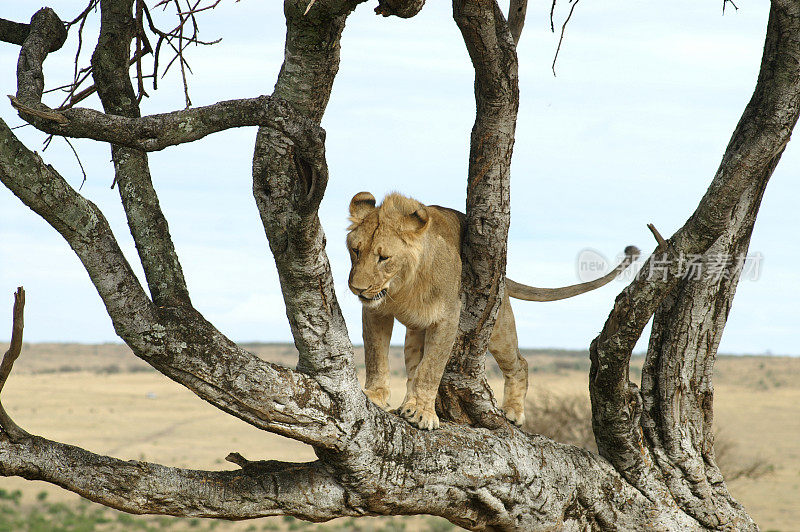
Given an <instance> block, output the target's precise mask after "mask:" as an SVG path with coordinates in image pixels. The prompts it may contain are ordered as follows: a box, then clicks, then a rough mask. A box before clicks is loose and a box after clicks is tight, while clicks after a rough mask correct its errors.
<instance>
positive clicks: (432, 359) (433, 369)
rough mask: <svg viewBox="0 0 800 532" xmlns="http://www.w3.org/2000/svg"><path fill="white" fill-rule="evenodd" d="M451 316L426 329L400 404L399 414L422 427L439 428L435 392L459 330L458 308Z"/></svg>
mask: <svg viewBox="0 0 800 532" xmlns="http://www.w3.org/2000/svg"><path fill="white" fill-rule="evenodd" d="M453 318H454V319H449V320H447V321H442V322H438V323H435V324H433V325H431V326H430V327H428V328H427V329H425V335H424V336H425V339H424V347H423V354H422V359H421V360H420V361H419V364H418V365H417V366H416V370H415V371H414V376H413V378H411V379H410V380H409V383H408V385H409V388H410V393H409V394H407V395H406V401H405V402H404V403H403V405H402V406H400V408H399V413H400V415H401V416H403V417H404V418H406V419H407V420H408V421H409V422H410V423H411V424H412V425H414V426H416V427H418V428H421V429H424V430H432V429H437V428H439V417H438V416H437V415H436V408H435V405H436V393H437V392H438V390H439V383H440V382H441V380H442V375H443V374H444V368H445V366H446V365H447V361H448V360H449V359H450V354H451V353H452V350H453V342H454V341H455V339H456V333H457V331H458V313H457V312H455V313H453Z"/></svg>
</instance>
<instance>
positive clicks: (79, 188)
mask: <svg viewBox="0 0 800 532" xmlns="http://www.w3.org/2000/svg"><path fill="white" fill-rule="evenodd" d="M61 138H62V139H64V142H66V143H67V146H69V147H70V149H71V150H72V153H73V154H75V160H76V161H78V166H80V167H81V173H82V174H83V179H82V180H81V186H79V187H78V190H81V189H83V184H84V183H86V170H84V168H83V163H82V162H81V158H80V157H79V156H78V152H77V151H76V150H75V146H73V145H72V143H71V142H70V141H69V139H68V138H67V137H61Z"/></svg>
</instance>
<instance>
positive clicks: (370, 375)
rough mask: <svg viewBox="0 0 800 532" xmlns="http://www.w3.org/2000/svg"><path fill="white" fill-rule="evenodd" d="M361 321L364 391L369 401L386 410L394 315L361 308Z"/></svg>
mask: <svg viewBox="0 0 800 532" xmlns="http://www.w3.org/2000/svg"><path fill="white" fill-rule="evenodd" d="M361 323H362V326H363V338H364V365H365V366H366V369H367V379H366V382H365V383H364V393H365V394H366V395H367V397H368V398H369V399H370V401H372V402H373V403H375V404H376V405H378V406H379V407H381V408H383V409H384V410H388V409H389V341H390V340H391V339H392V327H393V326H394V317H393V316H386V315H382V314H379V313H377V312H375V311H373V310H370V309H368V308H363V309H362V311H361Z"/></svg>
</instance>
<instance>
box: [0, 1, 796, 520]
mask: <svg viewBox="0 0 800 532" xmlns="http://www.w3.org/2000/svg"><path fill="white" fill-rule="evenodd" d="M359 3H361V2H360V1H358V0H325V1H323V0H317V1H312V2H311V3H309V2H308V1H307V0H286V2H285V10H284V11H285V14H286V21H287V34H286V49H285V60H284V64H283V68H282V69H281V72H280V75H279V77H278V82H277V84H276V86H275V90H274V92H273V94H272V95H270V96H260V97H258V98H252V99H247V100H235V101H229V102H219V103H217V104H214V105H211V106H207V107H203V108H196V109H187V110H181V111H175V112H173V113H166V114H161V115H153V116H145V117H141V115H140V110H139V106H138V103H137V100H136V97H135V94H134V91H133V85H132V83H131V80H130V77H129V74H128V66H129V61H130V48H131V40H132V39H133V38H134V36H135V35H137V34H138V33H137V32H142V31H144V29H143V28H142V27H139V26H137V24H138V22H137V18H136V17H134V12H133V1H132V0H102V1H101V2H100V5H101V17H102V26H101V32H100V37H99V40H98V44H97V48H96V49H95V53H94V55H93V60H92V65H93V75H94V79H95V85H96V89H97V91H98V94H99V95H100V98H101V101H102V103H103V107H104V110H105V112H104V113H101V112H98V111H95V110H90V109H81V108H70V109H66V110H62V111H54V110H53V109H50V108H48V107H47V106H45V105H44V104H42V103H41V96H42V90H43V88H44V77H43V74H42V72H43V71H42V62H43V61H44V59H45V58H46V56H47V54H48V53H49V52H50V51H53V50H55V49H58V48H59V47H60V46H61V45H62V44H63V42H64V36H63V31H62V30H63V25H62V24H61V22H60V21H59V19H58V17H57V16H56V15H55V13H54V12H52V10H49V9H43V10H40V11H39V12H38V13H37V14H36V15H34V17H33V19H32V20H31V23H30V25H29V26H26V25H21V24H0V39H2V40H4V41H6V42H11V43H17V44H20V40H21V39H22V37H20V35H22V34H23V33H24V34H25V37H24V40H22V42H21V46H22V48H21V52H20V61H19V64H18V69H17V80H18V91H17V95H16V97H15V98H13V99H12V102H13V104H14V105H15V107H16V108H17V109H18V110H19V113H20V116H21V117H22V118H24V119H25V120H27V121H29V122H30V123H31V124H32V125H34V126H35V127H36V128H38V129H40V130H42V131H45V132H50V133H54V134H58V135H63V136H71V137H80V138H92V139H95V140H99V141H104V142H108V143H110V144H111V150H112V158H113V160H114V166H115V179H116V183H117V184H118V186H119V193H120V198H121V201H122V204H123V207H124V209H125V212H126V215H127V219H128V225H129V227H130V230H131V234H132V235H133V238H134V241H135V243H136V249H137V252H138V255H139V260H140V261H141V263H142V266H143V268H144V271H145V275H146V280H147V285H148V290H147V291H145V290H144V289H143V287H142V286H141V285H140V283H139V281H138V280H137V279H136V276H135V275H134V273H133V270H132V268H131V267H130V265H129V264H128V262H127V261H126V260H125V258H124V256H123V254H122V252H121V251H120V249H119V245H118V244H117V240H116V238H115V236H114V235H113V233H112V231H111V229H110V227H109V226H108V223H107V222H106V221H105V218H104V217H103V214H102V213H101V212H100V211H99V209H98V208H97V207H96V206H95V205H94V204H93V203H91V202H90V201H88V200H87V199H86V198H84V197H83V196H81V195H80V193H79V192H77V191H76V190H74V189H73V188H72V187H70V186H69V184H68V183H67V182H66V181H65V180H64V179H63V178H62V177H61V176H60V175H59V174H58V173H57V172H56V170H55V169H53V168H52V167H51V166H49V165H47V164H45V163H44V161H42V159H41V158H40V157H39V156H38V155H37V154H36V153H34V152H32V151H30V150H29V149H28V148H27V147H25V146H24V145H23V144H22V143H20V142H19V141H18V140H17V139H16V137H15V136H14V134H13V132H12V131H11V130H10V129H9V128H8V127H7V126H6V124H5V123H2V122H0V181H2V182H3V184H4V185H5V186H6V187H8V188H9V189H10V190H11V191H12V192H13V193H14V194H15V195H17V196H18V197H19V199H20V200H21V201H22V202H23V203H25V204H26V205H28V206H29V207H30V208H31V209H33V210H34V211H36V212H37V213H38V214H39V215H41V216H42V217H43V218H44V219H45V220H46V221H47V222H48V223H50V225H52V226H53V228H54V229H55V230H57V231H58V232H59V233H60V234H61V235H62V236H63V237H64V239H65V240H66V241H67V242H68V243H69V244H70V246H71V247H72V248H73V250H74V251H75V253H76V254H77V256H78V257H79V258H80V260H81V261H82V263H83V265H84V267H85V268H86V270H87V272H88V274H89V276H90V278H91V280H92V282H93V283H94V285H95V287H96V288H97V292H98V294H99V296H100V298H101V299H102V301H103V302H104V304H105V305H106V309H107V311H108V314H109V316H110V317H111V319H112V321H113V323H114V327H115V330H116V331H117V333H118V334H119V336H120V338H122V339H123V340H124V341H125V342H126V343H127V344H128V345H129V346H130V347H131V349H132V350H133V352H134V354H135V355H136V356H138V357H140V358H142V359H143V360H145V361H147V362H148V363H149V364H151V365H152V366H153V367H155V368H156V369H157V370H158V371H160V372H161V373H163V374H164V375H166V376H167V377H169V378H171V379H173V380H175V381H176V382H178V383H180V384H181V385H183V386H185V387H187V388H188V389H190V390H191V391H192V392H194V393H195V394H197V395H198V396H199V397H200V398H201V399H203V400H205V401H208V402H209V403H211V404H213V405H214V406H216V407H218V408H220V409H222V410H224V411H225V412H228V413H230V414H231V415H234V416H236V417H238V418H239V419H241V420H242V421H244V422H246V423H249V424H251V425H253V426H255V427H258V428H260V429H262V430H266V431H270V432H274V433H278V434H281V435H284V436H286V437H289V438H293V439H296V440H299V441H302V442H305V443H308V444H310V445H313V446H314V449H315V452H316V454H317V457H318V459H317V460H316V461H314V462H311V463H304V464H294V463H286V462H277V461H272V460H257V461H249V460H247V459H245V458H243V457H241V456H239V455H236V454H233V455H231V456H230V457H229V460H230V461H232V462H234V463H236V464H237V465H238V466H239V467H240V469H238V470H236V471H194V470H185V469H180V468H169V467H164V466H161V465H158V464H150V463H146V462H137V461H121V460H117V459H115V458H112V457H108V456H100V455H96V454H93V453H91V452H89V451H86V450H83V449H80V448H77V447H73V446H70V445H66V444H63V443H59V442H55V441H50V440H47V439H44V438H41V437H39V436H36V435H32V434H29V433H28V432H26V431H25V430H24V429H23V428H21V427H18V426H17V425H16V424H15V423H14V422H13V420H11V419H10V418H9V416H8V415H7V414H6V412H5V411H4V410H3V409H2V407H1V405H0V428H1V429H2V430H0V474H2V475H4V476H12V475H16V476H21V477H24V478H28V479H35V480H44V481H47V482H51V483H53V484H57V485H59V486H62V487H64V488H65V489H68V490H71V491H74V492H76V493H79V494H81V495H83V496H84V497H86V498H89V499H91V500H94V501H96V502H99V503H101V504H105V505H107V506H111V507H114V508H118V509H121V510H124V511H127V512H131V513H153V514H171V515H181V516H200V517H222V518H226V519H248V518H254V517H262V516H270V515H293V516H296V517H299V518H301V519H307V520H311V521H325V520H328V519H332V518H335V517H340V516H363V515H398V514H432V515H439V516H442V517H445V518H446V519H448V520H450V521H451V522H453V523H455V524H458V525H460V526H463V527H465V528H468V529H472V530H525V531H531V530H553V529H564V530H585V529H609V530H611V529H622V530H643V529H654V530H681V531H683V530H702V529H705V530H712V529H755V528H756V526H755V524H754V523H753V521H752V519H750V517H749V516H748V515H747V513H746V512H745V510H744V509H743V508H742V507H741V506H740V505H739V504H738V503H737V502H736V501H735V500H734V499H733V498H732V497H731V495H730V493H729V492H728V490H727V487H726V485H725V482H724V479H723V478H722V475H721V474H720V472H719V469H718V468H717V467H716V464H715V461H714V452H713V433H712V416H713V411H712V405H713V387H712V384H711V376H712V369H713V362H714V357H715V354H716V349H717V346H718V345H719V341H720V337H721V334H722V330H723V327H724V325H725V320H726V318H727V315H728V311H729V310H730V306H731V303H732V299H733V295H734V292H735V288H736V285H737V282H738V280H739V276H740V275H741V272H742V267H743V262H742V261H741V260H740V259H741V258H742V257H743V256H744V255H746V253H747V247H748V244H749V239H750V235H751V233H752V230H753V225H754V223H755V219H756V214H757V212H758V208H759V205H760V201H761V198H762V195H763V192H764V189H765V187H766V184H767V181H768V180H769V177H770V175H771V174H772V171H773V170H774V168H775V166H776V165H777V163H778V160H779V158H780V155H781V153H782V152H783V149H784V148H785V146H786V143H787V142H788V141H789V137H790V135H791V132H792V129H793V128H794V125H795V123H796V121H797V118H798V115H799V114H800V66H799V65H800V62H799V61H798V58H800V6H798V5H797V3H796V2H789V1H786V2H779V1H774V2H773V4H772V9H771V12H770V19H769V24H768V27H767V36H766V44H765V48H764V55H763V60H762V65H761V72H760V74H759V79H758V83H757V86H756V90H755V93H754V95H753V98H752V100H751V101H750V103H749V104H748V106H747V108H746V109H745V112H744V114H743V116H742V119H741V121H740V123H739V125H738V126H737V129H736V131H735V132H734V135H733V137H732V139H731V142H730V144H729V145H728V148H727V150H726V152H725V154H724V156H723V159H722V163H721V165H720V168H719V170H718V171H717V173H716V175H715V176H714V179H713V181H712V182H711V185H710V187H709V189H708V192H707V193H706V195H705V196H704V198H703V199H702V201H701V202H700V204H699V205H698V207H697V209H696V210H695V212H694V213H693V214H692V216H691V217H690V218H689V219H688V221H687V222H686V224H685V225H684V226H683V227H682V228H681V229H680V230H678V231H677V232H676V233H675V234H674V235H673V236H672V237H670V238H669V239H667V240H666V241H663V242H659V245H658V247H657V248H656V249H655V251H654V253H653V255H651V257H650V258H649V259H648V261H647V262H646V263H645V266H644V267H643V269H642V272H643V273H642V274H641V275H640V276H639V277H638V278H637V279H635V280H634V281H633V283H631V285H630V286H628V287H627V288H625V290H624V291H623V292H622V293H621V294H620V295H619V297H618V298H617V300H616V302H615V304H614V308H613V309H612V311H611V313H610V315H609V318H608V320H607V322H606V324H605V326H604V328H603V330H602V332H601V333H600V335H599V336H598V337H597V338H596V339H595V340H594V341H593V342H592V345H591V349H590V355H591V362H592V365H591V370H590V394H591V399H592V413H593V427H594V431H595V436H596V440H597V445H598V449H599V453H600V456H598V455H595V454H592V453H590V452H588V451H586V450H583V449H579V448H576V447H572V446H568V445H562V444H558V443H555V442H553V441H551V440H549V439H547V438H544V437H542V436H537V435H532V434H527V433H525V432H524V431H522V430H519V429H517V428H515V427H514V426H512V425H510V424H509V423H508V422H507V421H506V420H505V419H504V417H503V416H502V414H501V413H500V412H499V410H498V409H497V405H496V403H495V401H494V398H493V396H492V393H491V391H490V389H489V387H488V385H487V383H486V379H485V375H484V367H483V360H484V358H483V357H484V354H485V351H486V347H487V344H488V339H489V334H490V332H491V330H492V325H493V323H494V319H495V314H496V312H497V309H498V307H499V303H500V301H501V297H502V294H503V290H504V279H505V277H504V272H505V260H506V240H507V234H508V225H509V214H510V213H509V203H510V201H509V200H510V187H509V179H510V162H511V155H512V150H513V144H514V130H515V125H516V115H517V109H518V106H519V88H518V81H517V57H516V43H517V42H518V41H519V39H520V34H521V31H522V27H523V25H524V17H525V8H526V2H525V1H517V0H512V1H511V7H510V17H509V19H510V20H509V21H506V18H505V17H504V15H503V13H502V11H501V10H500V8H499V7H498V6H497V4H496V3H495V2H485V1H475V0H454V2H453V14H454V19H455V21H456V24H457V25H458V27H459V29H460V30H461V33H462V36H463V38H464V42H465V45H466V47H467V50H468V52H469V55H470V58H471V60H472V63H473V66H474V68H475V74H476V76H475V96H476V121H475V126H474V128H473V130H472V135H471V138H470V146H471V148H470V160H469V170H468V176H467V205H466V212H467V225H466V237H465V242H466V243H465V246H464V249H463V250H462V258H463V263H464V268H463V279H462V286H463V295H462V299H463V309H462V315H461V322H460V328H459V337H458V339H457V341H456V344H455V348H454V353H453V356H452V359H451V361H450V364H449V365H448V369H447V372H446V374H445V377H444V378H443V380H442V383H441V386H440V396H439V399H438V402H437V405H438V408H439V410H440V414H441V416H442V420H443V421H444V422H443V423H442V426H441V428H440V429H438V430H435V431H432V432H426V431H421V430H418V429H416V428H414V427H413V426H411V425H410V424H408V423H407V422H405V421H404V420H402V419H400V418H399V417H397V416H395V415H393V414H390V413H387V412H384V411H383V410H381V409H379V408H377V407H376V406H375V405H373V404H372V402H370V401H369V400H368V399H367V398H366V397H365V396H364V394H363V393H362V392H361V388H360V385H359V383H358V380H357V378H356V371H355V366H354V363H353V349H352V346H351V345H350V342H349V339H348V335H347V329H346V325H345V322H344V319H343V317H342V313H341V310H340V308H339V305H338V303H337V300H336V294H335V292H334V289H333V286H334V285H333V279H332V276H331V270H330V265H329V262H328V259H327V256H326V254H325V235H324V232H323V230H322V226H321V224H320V221H319V217H318V214H317V211H318V208H319V204H320V201H321V200H322V197H323V195H324V193H325V188H326V186H327V183H328V179H329V175H328V167H327V163H326V159H325V131H324V130H323V129H322V128H321V127H320V123H321V120H322V117H323V114H324V112H325V108H326V106H327V102H328V100H329V98H330V92H331V88H332V85H333V82H334V78H335V75H336V72H337V70H338V66H339V49H340V39H341V35H342V32H343V31H344V27H345V22H346V19H347V17H348V15H349V13H350V12H351V11H352V10H354V9H355V8H356V7H357V6H358V4H359ZM423 3H424V2H422V1H420V0H381V1H380V2H379V5H378V8H376V12H377V13H378V14H382V15H384V16H389V15H396V16H402V17H413V16H414V15H415V14H416V13H417V12H419V10H420V9H422V7H423ZM139 19H140V18H139ZM23 26H25V27H23ZM187 124H190V125H192V127H186V126H187ZM242 125H258V126H259V131H258V136H257V139H256V145H255V150H254V155H253V195H254V198H255V202H256V205H257V207H258V210H259V213H260V215H261V219H262V222H263V226H264V230H265V233H266V235H267V238H268V240H269V246H270V249H271V251H272V253H273V255H274V257H275V262H276V265H277V269H278V273H279V276H280V283H281V289H282V292H283V295H284V299H285V302H286V311H287V317H288V320H289V323H290V325H291V328H292V333H293V335H294V339H295V344H296V345H297V348H298V351H299V359H298V363H297V368H296V369H294V370H292V369H289V368H284V367H280V366H277V365H274V364H270V363H267V362H264V361H262V360H260V359H259V358H258V357H256V356H254V355H253V354H251V353H248V352H247V351H245V350H244V349H242V348H240V347H239V346H237V345H236V344H235V343H233V342H232V341H230V340H229V339H227V338H226V337H225V336H224V335H222V334H221V333H220V332H219V331H217V330H216V329H215V328H214V327H213V325H211V324H210V323H208V322H207V321H206V320H205V319H204V317H203V316H202V315H201V314H200V313H199V312H198V311H197V310H196V309H194V307H193V306H192V303H191V299H190V297H189V292H188V290H187V287H186V283H185V280H184V277H183V273H182V270H181V266H180V262H179V260H178V256H177V253H176V251H175V249H174V246H173V244H172V241H171V238H170V235H169V228H168V225H167V221H166V218H165V217H164V215H163V213H162V212H161V209H160V207H159V203H158V198H157V195H156V191H155V188H154V187H153V183H152V180H151V177H150V168H149V164H148V159H147V152H148V151H155V150H159V149H163V148H164V147H166V146H172V145H177V144H181V143H183V142H191V141H193V140H196V139H198V138H201V137H203V136H205V135H208V134H211V133H214V132H216V131H222V130H224V129H227V128H231V127H240V126H242ZM719 256H726V257H729V258H730V260H728V261H725V262H724V264H723V265H722V266H721V267H719V266H718V267H715V268H714V270H713V271H714V275H700V276H694V275H691V276H690V275H686V273H687V272H686V270H685V266H686V264H687V260H688V259H689V258H692V260H693V261H694V262H695V263H702V264H705V265H706V266H705V273H706V274H707V273H708V272H709V271H711V264H712V263H714V262H713V261H714V260H715V259H716V258H717V257H719ZM657 265H662V266H664V271H663V275H660V274H659V275H650V273H652V272H654V271H655V270H656V268H655V267H656V266H657ZM23 305H24V292H22V291H21V290H20V292H19V293H18V295H17V298H16V303H15V313H14V316H15V318H14V337H13V338H12V345H11V348H10V349H9V351H8V353H6V356H5V357H4V362H3V365H2V366H1V367H0V394H1V393H2V387H3V385H4V384H5V382H6V379H7V378H8V375H9V372H10V371H11V367H12V364H13V362H14V360H15V359H16V357H17V356H18V355H19V352H20V347H21V334H22V306H23ZM653 316H654V325H653V332H652V336H651V338H650V344H649V348H648V353H647V360H646V363H645V367H644V371H643V376H642V383H641V389H639V388H638V387H637V386H636V385H634V384H633V383H631V382H630V379H629V362H630V356H631V351H632V349H633V346H634V345H635V343H636V341H637V340H638V338H639V336H640V335H641V332H642V330H643V328H644V327H645V325H646V323H647V322H648V321H649V319H650V318H651V317H653Z"/></svg>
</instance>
